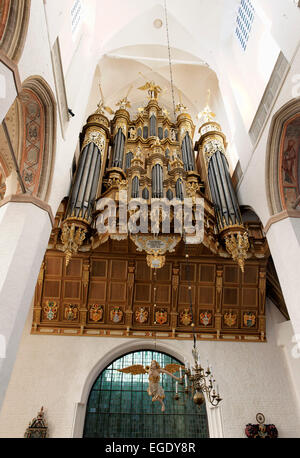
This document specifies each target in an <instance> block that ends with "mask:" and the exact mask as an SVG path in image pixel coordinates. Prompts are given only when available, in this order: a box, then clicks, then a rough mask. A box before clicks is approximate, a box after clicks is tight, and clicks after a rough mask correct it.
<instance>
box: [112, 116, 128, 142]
mask: <svg viewBox="0 0 300 458" xmlns="http://www.w3.org/2000/svg"><path fill="white" fill-rule="evenodd" d="M120 128H121V129H122V132H123V134H124V135H125V138H126V136H127V124H126V122H124V121H123V120H122V119H118V120H117V122H116V124H115V133H117V132H118V130H119V129H120Z"/></svg>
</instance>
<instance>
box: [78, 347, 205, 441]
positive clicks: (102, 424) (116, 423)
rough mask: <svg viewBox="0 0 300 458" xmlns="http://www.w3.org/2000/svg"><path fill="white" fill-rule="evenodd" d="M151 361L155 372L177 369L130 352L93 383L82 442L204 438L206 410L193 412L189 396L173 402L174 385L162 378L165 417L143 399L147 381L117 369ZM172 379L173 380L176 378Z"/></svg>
mask: <svg viewBox="0 0 300 458" xmlns="http://www.w3.org/2000/svg"><path fill="white" fill-rule="evenodd" d="M153 359H154V360H156V361H157V362H158V363H159V364H160V366H161V367H165V366H166V365H167V364H174V363H175V364H182V363H181V362H180V361H178V360H177V359H175V358H173V357H171V356H169V355H167V354H166V353H161V352H157V351H153V350H142V351H135V352H132V353H129V354H126V355H124V356H122V357H121V358H118V359H117V360H115V361H114V362H113V363H111V364H109V365H108V366H107V367H106V369H105V370H104V371H103V372H102V373H101V374H100V375H99V376H98V377H97V379H96V381H95V383H94V385H93V387H92V389H91V391H90V395H89V399H88V404H87V409H86V417H85V425H84V433H83V437H85V438H87V437H89V438H91V437H92V438H101V437H104V438H122V437H123V438H178V437H180V438H208V437H209V431H208V421H207V412H206V406H205V405H202V406H201V408H198V407H197V406H196V405H195V404H194V403H193V400H192V399H191V397H190V396H186V395H181V399H180V400H179V401H175V400H174V395H175V391H176V385H175V384H176V382H175V380H174V379H172V378H170V377H168V376H167V375H163V376H162V377H161V384H162V387H163V389H164V392H165V405H166V410H165V412H164V413H163V412H161V406H160V404H159V403H158V402H154V403H153V402H152V401H151V397H149V395H148V393H147V387H148V375H147V374H145V375H142V374H141V375H135V376H133V375H131V374H124V373H121V372H118V369H123V368H125V367H128V366H131V365H134V364H141V365H143V366H144V367H145V366H147V365H150V363H151V361H152V360H153ZM177 375H178V374H177Z"/></svg>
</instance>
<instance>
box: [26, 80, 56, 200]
mask: <svg viewBox="0 0 300 458" xmlns="http://www.w3.org/2000/svg"><path fill="white" fill-rule="evenodd" d="M19 101H20V104H21V109H22V117H23V119H22V121H23V141H22V145H21V153H20V154H19V157H20V159H19V164H20V171H21V174H22V177H23V180H24V181H25V186H26V189H27V192H28V193H29V194H31V195H33V196H35V197H38V198H39V199H41V200H43V201H47V200H48V198H49V192H50V185H51V180H52V173H53V166H54V159H55V147H56V102H55V98H54V95H53V93H52V90H51V88H50V86H49V85H48V84H47V82H46V81H45V80H44V79H43V78H42V77H40V76H34V77H30V78H28V79H27V80H25V81H24V83H23V85H22V91H21V93H20V95H19Z"/></svg>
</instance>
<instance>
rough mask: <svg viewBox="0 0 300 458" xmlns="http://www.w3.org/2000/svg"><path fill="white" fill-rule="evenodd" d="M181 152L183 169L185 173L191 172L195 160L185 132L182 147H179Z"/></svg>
mask: <svg viewBox="0 0 300 458" xmlns="http://www.w3.org/2000/svg"><path fill="white" fill-rule="evenodd" d="M181 151H182V160H183V164H184V169H185V171H187V172H188V171H192V170H194V168H195V160H194V153H193V148H192V141H191V139H190V136H189V133H188V132H187V133H186V135H185V137H184V139H183V142H182V145H181Z"/></svg>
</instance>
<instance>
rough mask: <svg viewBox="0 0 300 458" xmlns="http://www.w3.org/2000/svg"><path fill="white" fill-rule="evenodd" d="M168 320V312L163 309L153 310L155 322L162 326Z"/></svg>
mask: <svg viewBox="0 0 300 458" xmlns="http://www.w3.org/2000/svg"><path fill="white" fill-rule="evenodd" d="M167 322H168V312H167V311H166V310H165V309H162V310H158V311H157V312H155V323H154V324H159V325H160V326H162V325H163V324H166V323H167Z"/></svg>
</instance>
